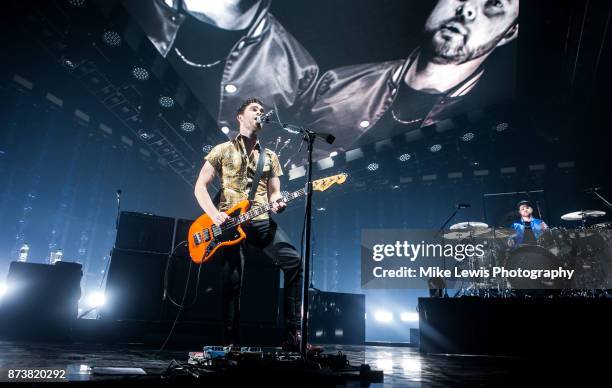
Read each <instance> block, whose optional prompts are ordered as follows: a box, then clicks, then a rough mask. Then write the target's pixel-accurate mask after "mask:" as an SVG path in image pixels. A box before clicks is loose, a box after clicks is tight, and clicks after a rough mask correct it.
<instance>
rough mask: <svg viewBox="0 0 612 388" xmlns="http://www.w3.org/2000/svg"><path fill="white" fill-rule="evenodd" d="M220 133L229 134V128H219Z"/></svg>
mask: <svg viewBox="0 0 612 388" xmlns="http://www.w3.org/2000/svg"><path fill="white" fill-rule="evenodd" d="M221 132H223V133H225V134H226V135H227V134H228V133H229V128H228V127H221Z"/></svg>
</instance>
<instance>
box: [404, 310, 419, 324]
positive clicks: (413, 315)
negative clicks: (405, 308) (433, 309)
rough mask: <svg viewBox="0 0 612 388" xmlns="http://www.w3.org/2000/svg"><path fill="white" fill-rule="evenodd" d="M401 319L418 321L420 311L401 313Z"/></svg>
mask: <svg viewBox="0 0 612 388" xmlns="http://www.w3.org/2000/svg"><path fill="white" fill-rule="evenodd" d="M400 319H401V320H402V322H418V321H419V314H418V313H406V312H404V313H401V314H400Z"/></svg>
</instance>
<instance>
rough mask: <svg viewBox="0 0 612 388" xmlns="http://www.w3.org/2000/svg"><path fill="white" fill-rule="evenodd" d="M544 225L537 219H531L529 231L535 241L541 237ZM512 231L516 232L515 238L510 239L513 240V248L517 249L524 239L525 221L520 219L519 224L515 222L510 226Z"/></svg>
mask: <svg viewBox="0 0 612 388" xmlns="http://www.w3.org/2000/svg"><path fill="white" fill-rule="evenodd" d="M546 228H547V226H546V223H545V222H544V221H542V220H540V219H538V218H532V219H531V230H532V231H533V236H534V237H535V239H536V241H537V240H538V239H539V238H540V236H541V235H542V231H543V230H544V229H546ZM512 229H514V230H515V231H516V236H514V237H512V239H513V240H514V247H515V248H516V247H518V246H519V245H521V244H522V243H523V239H524V238H525V221H523V219H522V218H521V221H520V222H515V223H513V224H512Z"/></svg>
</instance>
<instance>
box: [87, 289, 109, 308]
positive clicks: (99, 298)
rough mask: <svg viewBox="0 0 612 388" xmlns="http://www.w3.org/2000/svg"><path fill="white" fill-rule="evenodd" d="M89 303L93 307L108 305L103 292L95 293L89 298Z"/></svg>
mask: <svg viewBox="0 0 612 388" xmlns="http://www.w3.org/2000/svg"><path fill="white" fill-rule="evenodd" d="M87 303H89V304H90V305H91V306H92V307H100V306H104V303H106V296H105V295H104V294H103V293H102V292H94V293H93V294H91V295H89V297H88V298H87Z"/></svg>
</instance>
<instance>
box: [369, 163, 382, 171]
mask: <svg viewBox="0 0 612 388" xmlns="http://www.w3.org/2000/svg"><path fill="white" fill-rule="evenodd" d="M378 167H380V166H379V165H378V163H370V164H368V170H369V171H376V170H378Z"/></svg>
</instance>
